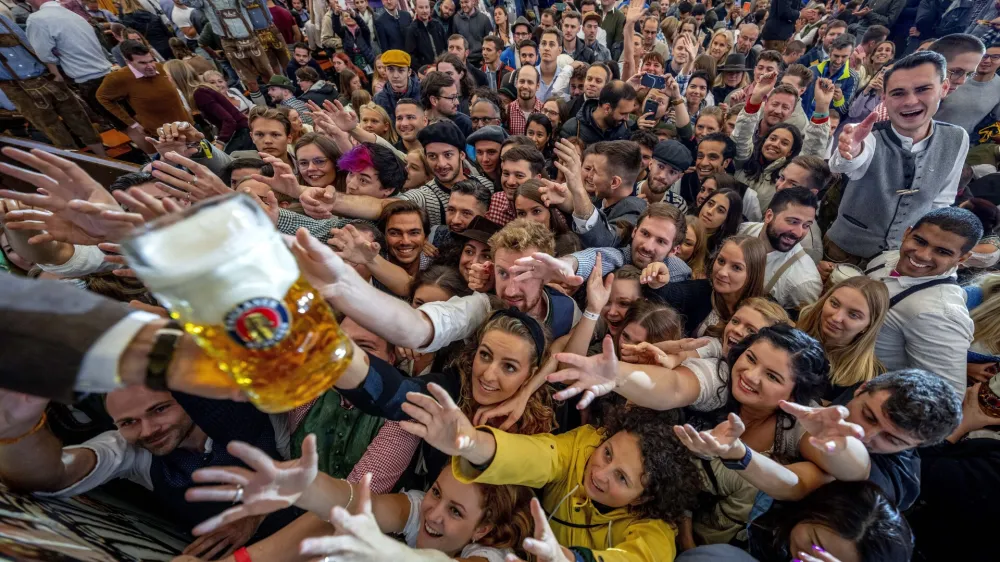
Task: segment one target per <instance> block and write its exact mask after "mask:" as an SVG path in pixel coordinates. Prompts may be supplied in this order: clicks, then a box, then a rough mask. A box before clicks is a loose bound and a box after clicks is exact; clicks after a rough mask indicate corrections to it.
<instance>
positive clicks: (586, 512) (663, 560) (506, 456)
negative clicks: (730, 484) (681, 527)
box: [452, 425, 677, 562]
mask: <svg viewBox="0 0 1000 562" xmlns="http://www.w3.org/2000/svg"><path fill="white" fill-rule="evenodd" d="M479 429H480V430H485V431H489V432H491V433H492V434H493V437H494V438H495V439H496V442H497V450H496V455H495V456H494V458H493V462H491V463H490V466H489V467H488V468H487V469H486V470H485V471H483V472H479V471H477V470H476V469H474V468H473V467H472V465H470V464H469V463H468V462H466V461H464V460H462V459H461V458H460V457H455V458H454V459H452V471H453V472H454V474H455V477H456V478H457V479H458V480H459V481H460V482H466V483H472V482H478V483H481V484H520V485H523V486H528V487H531V488H541V489H542V497H541V502H542V507H543V508H544V509H545V512H546V513H548V514H549V515H550V516H552V519H551V520H550V523H551V525H552V531H553V532H554V533H555V536H556V539H558V540H559V544H562V545H564V546H567V547H571V548H572V547H575V548H576V550H578V551H580V550H583V551H586V550H590V551H592V552H590V553H589V554H590V555H591V556H587V553H586V552H582V554H584V557H585V558H589V559H593V560H601V561H603V562H670V561H672V560H673V559H674V557H675V556H676V555H677V552H676V547H675V543H674V535H675V533H674V529H673V527H672V526H670V525H669V524H667V523H666V522H664V521H660V520H658V519H637V518H636V517H635V516H633V515H632V514H630V513H629V512H628V509H627V508H618V509H615V510H613V511H610V512H608V513H601V512H599V511H598V510H597V508H596V507H594V504H593V503H591V501H590V498H588V497H587V495H586V492H585V487H584V485H583V474H584V469H585V468H586V466H587V461H588V460H589V459H590V455H591V453H592V452H593V451H594V450H595V449H596V448H597V447H598V446H599V445H600V444H601V442H602V438H601V435H600V433H598V431H597V430H596V429H595V428H594V427H592V426H589V425H585V426H582V427H579V428H577V429H574V430H573V431H570V432H568V433H564V434H562V435H550V434H540V435H515V434H511V433H504V432H503V431H500V430H497V429H493V428H490V427H480V428H479ZM557 519H558V520H559V521H561V522H563V523H560V522H557V521H556V520H557ZM564 523H569V524H570V525H572V526H570V525H566V524H564Z"/></svg>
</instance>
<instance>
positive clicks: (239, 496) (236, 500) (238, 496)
mask: <svg viewBox="0 0 1000 562" xmlns="http://www.w3.org/2000/svg"><path fill="white" fill-rule="evenodd" d="M242 499H243V486H240V485H238V484H237V486H236V497H235V498H233V505H236V504H238V503H240V500H242Z"/></svg>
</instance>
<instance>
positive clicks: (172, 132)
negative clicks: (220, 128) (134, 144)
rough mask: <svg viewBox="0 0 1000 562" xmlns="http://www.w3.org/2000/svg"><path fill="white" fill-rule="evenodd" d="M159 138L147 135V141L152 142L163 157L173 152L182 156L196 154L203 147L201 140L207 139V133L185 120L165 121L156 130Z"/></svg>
mask: <svg viewBox="0 0 1000 562" xmlns="http://www.w3.org/2000/svg"><path fill="white" fill-rule="evenodd" d="M156 134H157V135H159V138H157V139H154V138H153V137H146V142H148V143H149V144H151V145H152V146H153V148H154V149H156V152H157V153H158V154H159V155H160V156H161V157H166V155H167V154H169V153H171V152H176V153H177V154H180V155H182V156H188V157H190V156H194V155H195V154H196V153H197V152H198V151H199V149H200V147H201V141H203V140H205V135H204V134H202V133H201V131H199V130H198V129H195V128H194V127H193V126H191V124H190V123H187V122H184V121H175V122H173V123H164V125H163V126H162V127H160V128H158V129H157V130H156Z"/></svg>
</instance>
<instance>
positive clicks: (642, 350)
mask: <svg viewBox="0 0 1000 562" xmlns="http://www.w3.org/2000/svg"><path fill="white" fill-rule="evenodd" d="M622 361H624V362H626V363H635V364H637V365H659V366H661V367H666V368H668V369H675V368H676V367H677V366H678V365H680V363H681V359H680V358H679V357H677V356H673V355H670V354H669V353H667V352H666V351H663V350H662V349H660V348H658V347H656V346H655V345H653V344H651V343H649V342H639V343H638V344H637V345H631V344H623V345H622Z"/></svg>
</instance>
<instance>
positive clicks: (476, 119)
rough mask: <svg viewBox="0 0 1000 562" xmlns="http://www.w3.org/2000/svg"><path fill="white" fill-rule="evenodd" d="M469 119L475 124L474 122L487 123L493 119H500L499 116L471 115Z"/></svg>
mask: <svg viewBox="0 0 1000 562" xmlns="http://www.w3.org/2000/svg"><path fill="white" fill-rule="evenodd" d="M470 119H472V124H473V125H476V124H483V125H489V124H490V123H492V122H494V121H499V120H500V118H499V117H471V118H470Z"/></svg>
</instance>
